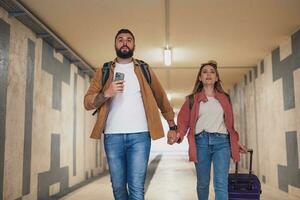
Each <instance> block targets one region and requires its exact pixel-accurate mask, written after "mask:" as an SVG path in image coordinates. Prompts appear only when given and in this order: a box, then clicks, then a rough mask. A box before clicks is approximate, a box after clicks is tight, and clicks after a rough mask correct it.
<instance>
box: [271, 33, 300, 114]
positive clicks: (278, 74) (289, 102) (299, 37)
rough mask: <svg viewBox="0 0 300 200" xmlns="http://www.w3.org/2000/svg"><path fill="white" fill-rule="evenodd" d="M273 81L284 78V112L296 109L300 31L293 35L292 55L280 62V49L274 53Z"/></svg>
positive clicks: (299, 65) (299, 63)
mask: <svg viewBox="0 0 300 200" xmlns="http://www.w3.org/2000/svg"><path fill="white" fill-rule="evenodd" d="M272 67H273V81H276V80H278V79H280V78H282V87H283V88H282V89H283V102H284V110H289V109H292V108H295V92H294V90H295V88H294V76H293V72H294V71H295V70H296V69H298V68H300V30H299V31H298V32H296V33H295V34H294V35H292V54H291V55H289V56H288V57H286V58H285V59H283V60H282V61H280V49H279V47H278V48H277V49H275V50H274V51H273V52H272Z"/></svg>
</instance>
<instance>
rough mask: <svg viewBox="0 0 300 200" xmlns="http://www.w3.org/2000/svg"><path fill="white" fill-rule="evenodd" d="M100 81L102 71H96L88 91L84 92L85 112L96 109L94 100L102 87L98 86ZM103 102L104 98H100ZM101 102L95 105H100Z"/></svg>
mask: <svg viewBox="0 0 300 200" xmlns="http://www.w3.org/2000/svg"><path fill="white" fill-rule="evenodd" d="M101 80H102V69H101V68H99V69H97V71H96V73H95V75H94V77H93V79H92V81H91V83H90V86H89V88H88V91H87V92H86V94H85V96H84V107H85V109H86V110H92V109H96V108H97V106H96V105H95V98H96V96H97V95H98V94H99V92H100V91H101V90H102V85H101V84H100V81H101ZM102 99H103V101H105V98H102ZM101 104H103V102H97V105H98V106H99V105H101Z"/></svg>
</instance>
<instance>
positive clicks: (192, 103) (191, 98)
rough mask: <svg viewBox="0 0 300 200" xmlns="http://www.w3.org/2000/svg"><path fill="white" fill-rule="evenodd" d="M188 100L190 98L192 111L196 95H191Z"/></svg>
mask: <svg viewBox="0 0 300 200" xmlns="http://www.w3.org/2000/svg"><path fill="white" fill-rule="evenodd" d="M188 98H189V109H190V110H192V108H193V105H194V101H195V99H194V95H189V96H188Z"/></svg>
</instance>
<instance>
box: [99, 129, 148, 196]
mask: <svg viewBox="0 0 300 200" xmlns="http://www.w3.org/2000/svg"><path fill="white" fill-rule="evenodd" d="M104 147H105V152H106V156H107V161H108V166H109V172H110V177H111V182H112V188H113V193H114V197H115V200H143V199H144V185H145V178H146V172H147V166H148V161H149V153H150V148H151V139H150V134H149V132H141V133H126V134H105V135H104ZM127 188H128V189H127Z"/></svg>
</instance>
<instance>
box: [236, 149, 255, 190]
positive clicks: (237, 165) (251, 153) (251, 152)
mask: <svg viewBox="0 0 300 200" xmlns="http://www.w3.org/2000/svg"><path fill="white" fill-rule="evenodd" d="M247 152H248V153H250V166H249V176H248V180H249V183H248V188H249V189H251V185H252V183H251V174H252V157H253V149H248V150H247ZM238 168H239V163H238V162H235V181H234V182H235V183H234V187H235V189H237V185H238V171H239V170H238Z"/></svg>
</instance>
